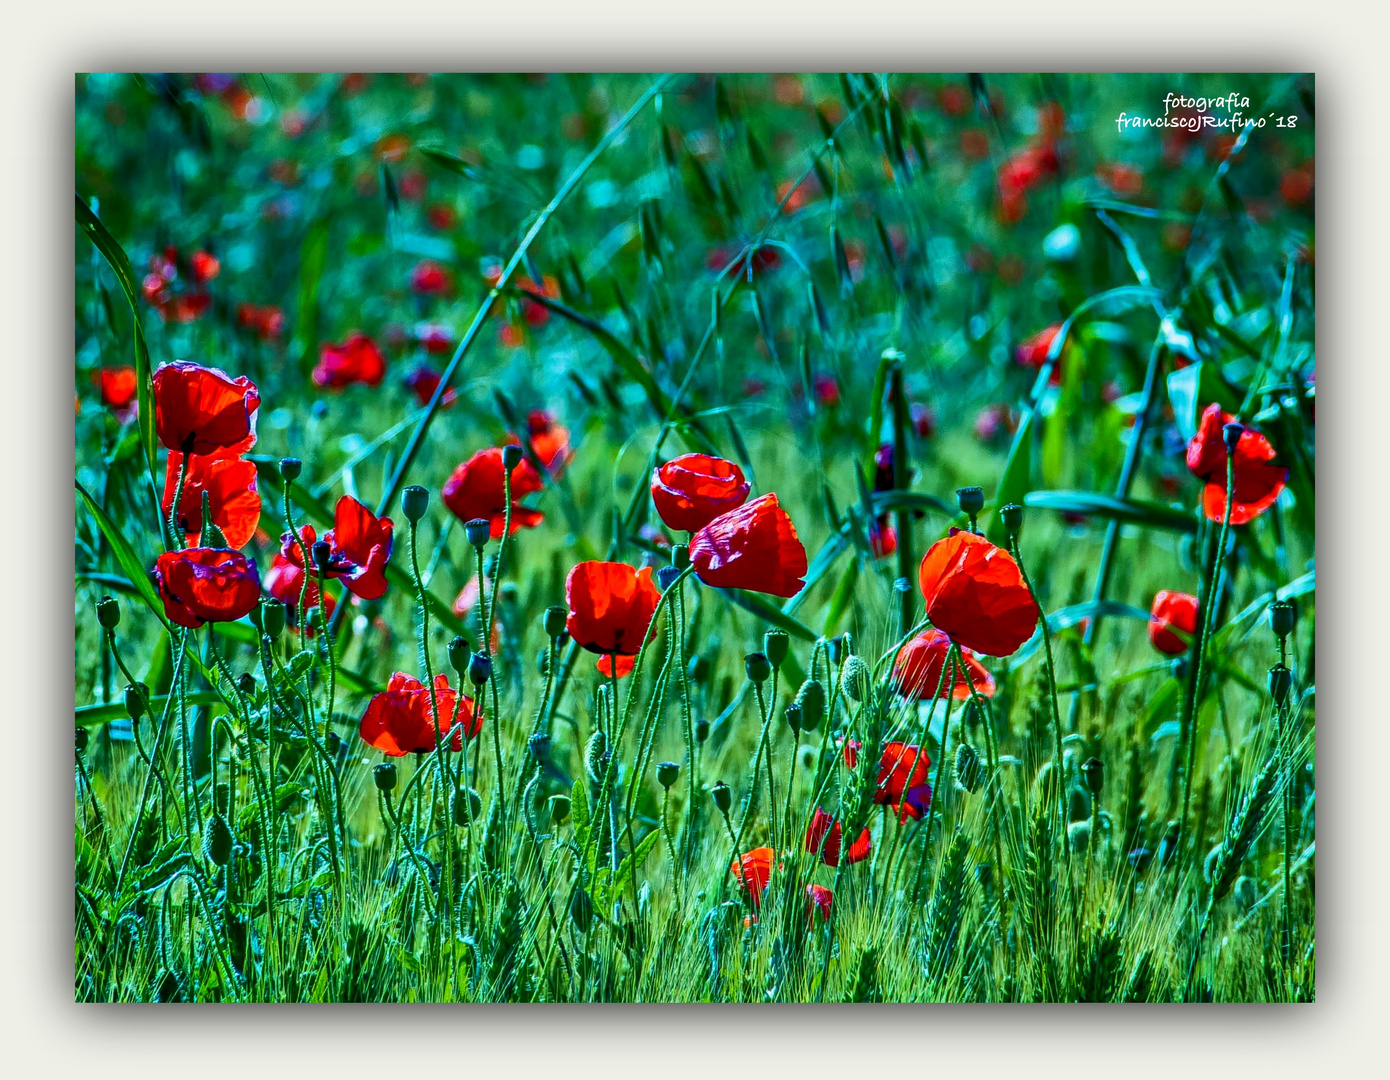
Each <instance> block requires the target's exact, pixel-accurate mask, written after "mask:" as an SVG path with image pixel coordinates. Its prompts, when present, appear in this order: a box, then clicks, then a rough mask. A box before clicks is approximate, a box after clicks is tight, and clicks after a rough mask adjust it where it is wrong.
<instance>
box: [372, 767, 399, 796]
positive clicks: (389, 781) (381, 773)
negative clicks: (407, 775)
mask: <svg viewBox="0 0 1390 1080" xmlns="http://www.w3.org/2000/svg"><path fill="white" fill-rule="evenodd" d="M372 783H374V784H375V785H376V789H377V791H392V790H394V789H395V787H396V766H394V765H392V764H391V762H389V761H383V762H382V763H381V764H380V765H378V766H376V768H374V769H372Z"/></svg>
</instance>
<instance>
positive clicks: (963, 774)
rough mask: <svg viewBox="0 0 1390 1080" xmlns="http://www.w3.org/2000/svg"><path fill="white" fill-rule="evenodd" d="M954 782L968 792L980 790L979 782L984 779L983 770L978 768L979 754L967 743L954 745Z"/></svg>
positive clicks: (972, 792)
mask: <svg viewBox="0 0 1390 1080" xmlns="http://www.w3.org/2000/svg"><path fill="white" fill-rule="evenodd" d="M955 766H956V768H955V772H956V784H957V786H959V787H960V789H961V790H962V791H967V792H969V793H970V794H972V795H973V794H974V793H975V792H977V791H979V790H980V782H981V781H982V780H983V779H984V770H983V769H982V768H980V755H979V754H978V753H977V752H976V750H975V748H974V747H973V746H971V745H970V744H969V743H961V744H960V745H959V746H958V747H956V762H955Z"/></svg>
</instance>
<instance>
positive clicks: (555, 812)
mask: <svg viewBox="0 0 1390 1080" xmlns="http://www.w3.org/2000/svg"><path fill="white" fill-rule="evenodd" d="M569 817H570V797H569V796H568V795H552V796H550V820H551V822H553V823H554V824H556V825H563V824H564V823H565V822H566V821H568V820H569Z"/></svg>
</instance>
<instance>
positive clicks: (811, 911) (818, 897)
mask: <svg viewBox="0 0 1390 1080" xmlns="http://www.w3.org/2000/svg"><path fill="white" fill-rule="evenodd" d="M834 899H835V894H834V893H833V892H831V891H830V890H829V889H827V888H826V887H825V886H824V885H807V886H806V900H807V903H806V915H807V917H808V918H812V917H814V916H815V914H816V912H817V911H819V912H820V917H821V918H822V919H829V918H830V905H831V902H832V901H833V900H834Z"/></svg>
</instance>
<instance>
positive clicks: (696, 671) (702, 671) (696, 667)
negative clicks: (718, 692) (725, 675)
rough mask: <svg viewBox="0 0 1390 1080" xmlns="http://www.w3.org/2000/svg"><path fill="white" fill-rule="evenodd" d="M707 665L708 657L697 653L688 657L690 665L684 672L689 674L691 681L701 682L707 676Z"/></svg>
mask: <svg viewBox="0 0 1390 1080" xmlns="http://www.w3.org/2000/svg"><path fill="white" fill-rule="evenodd" d="M709 667H710V665H709V657H708V656H704V655H701V654H697V655H695V656H692V657H691V658H690V666H689V669H688V670H687V672H686V673H687V674H688V675H689V676H690V681H691V682H694V683H703V682H704V681H705V680H706V679H708V678H709Z"/></svg>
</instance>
